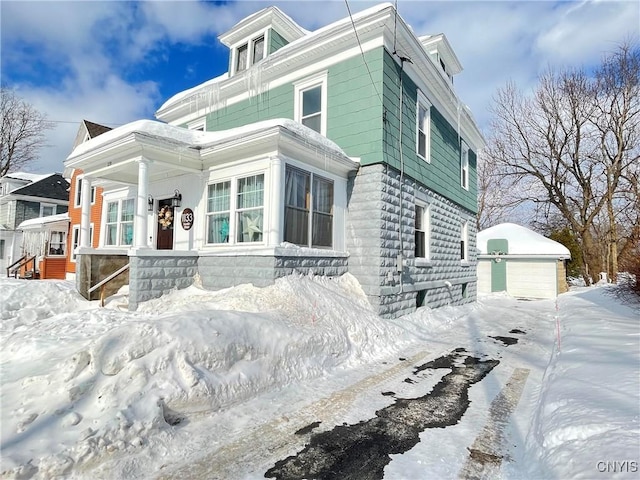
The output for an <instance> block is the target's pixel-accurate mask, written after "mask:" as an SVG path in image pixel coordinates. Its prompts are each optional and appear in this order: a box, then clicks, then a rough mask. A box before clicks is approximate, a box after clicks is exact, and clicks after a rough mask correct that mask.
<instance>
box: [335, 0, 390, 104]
mask: <svg viewBox="0 0 640 480" xmlns="http://www.w3.org/2000/svg"><path fill="white" fill-rule="evenodd" d="M344 3H345V5H346V6H347V12H349V19H350V20H351V25H352V26H353V33H355V34H356V40H357V41H358V46H359V47H360V54H361V55H362V61H363V62H364V66H365V67H367V72H369V78H370V79H371V85H373V89H374V90H375V91H376V95H377V96H378V98H379V99H380V103H382V97H381V96H380V93H379V92H378V88H377V87H376V82H374V81H373V75H371V70H369V65H368V64H367V60H366V59H365V58H364V50H363V49H362V44H361V43H360V37H358V31H357V30H356V24H355V22H354V21H353V15H351V9H350V8H349V0H344Z"/></svg>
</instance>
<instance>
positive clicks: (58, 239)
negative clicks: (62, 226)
mask: <svg viewBox="0 0 640 480" xmlns="http://www.w3.org/2000/svg"><path fill="white" fill-rule="evenodd" d="M66 245H67V232H55V231H54V232H51V235H50V237H49V255H64V254H65V247H66Z"/></svg>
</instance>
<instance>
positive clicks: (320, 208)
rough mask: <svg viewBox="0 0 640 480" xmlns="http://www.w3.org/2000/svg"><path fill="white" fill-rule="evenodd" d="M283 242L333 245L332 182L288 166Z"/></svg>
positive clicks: (312, 245) (314, 245) (313, 245)
mask: <svg viewBox="0 0 640 480" xmlns="http://www.w3.org/2000/svg"><path fill="white" fill-rule="evenodd" d="M283 239H284V241H285V242H290V243H295V244H296V245H303V246H309V247H331V246H332V245H333V182H332V181H330V180H327V179H325V178H322V177H320V176H318V175H312V174H311V173H309V172H306V171H304V170H300V169H298V168H294V167H291V166H287V169H286V175H285V204H284V235H283Z"/></svg>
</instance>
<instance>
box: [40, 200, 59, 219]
mask: <svg viewBox="0 0 640 480" xmlns="http://www.w3.org/2000/svg"><path fill="white" fill-rule="evenodd" d="M55 214H56V206H55V205H52V204H48V203H41V204H40V216H41V217H49V216H51V215H55Z"/></svg>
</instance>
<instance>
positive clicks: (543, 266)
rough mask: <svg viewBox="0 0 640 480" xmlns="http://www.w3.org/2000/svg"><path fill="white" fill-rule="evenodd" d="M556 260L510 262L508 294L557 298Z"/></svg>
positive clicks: (508, 267)
mask: <svg viewBox="0 0 640 480" xmlns="http://www.w3.org/2000/svg"><path fill="white" fill-rule="evenodd" d="M556 274H557V270H556V262H555V260H551V261H550V260H509V261H508V262H507V293H509V295H511V296H513V297H524V298H556V285H557V281H556Z"/></svg>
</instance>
